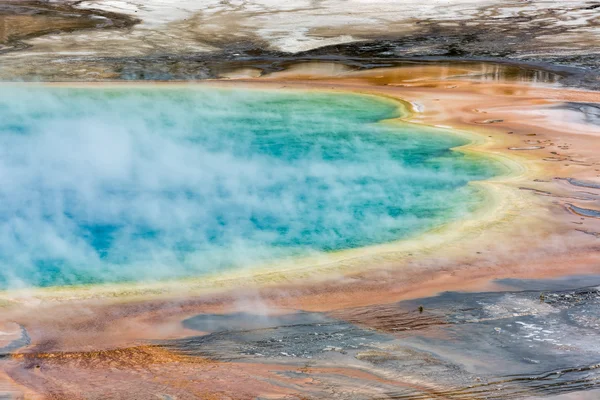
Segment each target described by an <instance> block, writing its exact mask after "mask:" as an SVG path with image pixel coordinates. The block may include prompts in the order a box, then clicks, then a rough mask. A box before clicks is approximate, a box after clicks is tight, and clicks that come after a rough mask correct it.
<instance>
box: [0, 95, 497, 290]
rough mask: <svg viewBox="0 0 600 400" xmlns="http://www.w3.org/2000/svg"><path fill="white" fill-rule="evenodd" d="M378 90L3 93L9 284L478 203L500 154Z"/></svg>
mask: <svg viewBox="0 0 600 400" xmlns="http://www.w3.org/2000/svg"><path fill="white" fill-rule="evenodd" d="M400 112H401V111H399V108H398V105H397V104H395V103H393V102H391V101H388V100H385V99H380V98H376V97H371V96H366V95H356V94H326V93H319V92H306V91H258V90H225V89H207V88H193V87H190V88H175V87H170V88H160V87H134V88H132V87H129V88H109V89H99V88H81V89H75V88H58V87H34V88H31V87H27V88H25V87H7V88H4V89H3V90H2V92H1V94H0V140H1V145H0V286H1V287H2V288H17V287H27V286H56V285H72V284H91V283H104V282H123V281H146V280H158V279H174V278H183V277H192V276H202V275H203V274H207V273H214V272H219V271H225V270H231V269H237V268H253V267H256V266H259V265H261V264H265V263H275V264H276V263H277V261H278V260H284V259H289V258H292V257H302V256H306V255H313V254H318V253H323V252H332V251H337V250H343V249H349V248H357V247H362V246H369V245H373V244H379V243H385V242H390V241H394V240H398V239H402V238H406V237H408V236H411V235H416V234H418V233H420V232H424V231H426V230H428V229H431V228H433V227H436V226H438V225H441V224H444V223H446V222H449V221H451V220H456V219H458V218H465V217H466V216H468V213H469V212H471V211H473V210H474V209H475V208H476V207H477V206H478V205H480V203H481V196H480V194H479V193H478V192H477V190H476V189H475V188H474V187H472V186H471V185H468V182H470V181H473V180H480V179H485V178H488V177H490V176H492V175H494V174H495V171H496V168H497V166H495V165H494V164H493V163H492V162H491V161H490V160H486V159H483V158H477V157H474V156H468V155H465V154H463V153H461V152H459V151H454V150H451V148H453V147H456V146H460V145H463V144H465V143H466V142H465V139H463V138H461V137H459V136H456V135H452V134H448V133H447V132H442V131H440V130H435V129H432V128H426V127H421V126H416V125H410V124H404V123H399V122H392V121H385V120H386V119H390V118H394V117H397V116H399V113H400Z"/></svg>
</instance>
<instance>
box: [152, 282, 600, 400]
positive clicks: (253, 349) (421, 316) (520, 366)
mask: <svg viewBox="0 0 600 400" xmlns="http://www.w3.org/2000/svg"><path fill="white" fill-rule="evenodd" d="M498 283H500V284H502V285H505V286H507V288H508V287H510V288H512V289H510V290H509V291H506V292H492V293H455V292H448V293H444V294H441V295H439V296H436V297H431V298H425V299H419V300H414V301H405V302H400V303H396V304H390V305H383V306H373V307H364V308H358V309H347V310H341V311H338V312H335V313H332V314H328V315H325V314H318V313H291V314H290V313H287V314H280V315H274V316H267V315H252V314H247V313H234V314H228V315H198V316H196V317H193V318H190V319H188V320H186V321H184V325H185V326H186V327H187V328H190V329H196V330H198V331H202V332H204V333H206V334H204V335H201V336H196V337H190V338H186V339H182V340H175V341H169V342H167V343H163V344H161V346H164V347H165V348H166V349H168V350H169V351H173V352H175V353H176V354H178V353H179V354H185V355H186V356H192V357H202V358H208V359H212V360H217V361H221V362H243V363H262V364H266V365H269V364H272V365H286V366H296V367H298V368H302V367H306V368H309V367H310V368H325V367H332V366H339V367H342V366H343V367H344V368H350V369H355V370H357V371H368V372H369V373H371V374H374V375H376V376H379V377H382V378H385V379H388V380H391V381H394V380H397V381H398V382H404V383H406V382H414V383H415V384H416V386H417V387H406V385H400V388H399V387H394V385H390V384H386V383H379V384H376V383H375V382H373V381H372V380H368V381H364V382H362V383H363V385H366V386H368V387H370V389H369V391H370V392H371V393H377V396H376V397H375V398H381V399H430V398H444V399H467V398H468V399H472V398H485V399H507V398H523V397H527V396H533V397H538V396H543V397H545V396H550V395H558V394H562V393H571V392H579V391H587V390H591V389H600V386H599V385H600V369H599V367H600V347H599V346H598V345H597V338H598V335H599V334H600V291H599V289H598V287H596V286H593V285H600V277H591V278H590V277H572V278H569V279H562V280H554V281H553V280H549V281H523V280H503V281H501V282H498ZM591 284H593V285H592V286H590V285H591ZM515 289H516V290H515ZM310 368H309V369H310ZM304 375H305V376H306V377H310V376H311V374H310V371H306V372H304ZM320 379H323V377H320ZM417 383H418V385H417ZM363 389H364V387H363ZM352 396H353V394H352V393H350V392H348V393H346V394H344V393H343V392H342V393H340V396H339V397H340V398H355V397H352ZM432 396H433V397H432Z"/></svg>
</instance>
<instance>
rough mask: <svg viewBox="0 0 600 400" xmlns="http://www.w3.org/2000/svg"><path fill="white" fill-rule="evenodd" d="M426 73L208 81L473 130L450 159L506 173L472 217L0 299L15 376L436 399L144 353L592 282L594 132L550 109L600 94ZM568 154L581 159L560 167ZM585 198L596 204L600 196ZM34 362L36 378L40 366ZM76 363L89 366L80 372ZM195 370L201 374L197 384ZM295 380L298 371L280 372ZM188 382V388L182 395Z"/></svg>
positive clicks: (343, 373) (376, 325) (57, 387)
mask: <svg viewBox="0 0 600 400" xmlns="http://www.w3.org/2000/svg"><path fill="white" fill-rule="evenodd" d="M433 69H434V67H431V66H430V67H428V68H427V70H426V71H425V73H424V74H423V76H421V75H419V71H420V70H419V68H416V67H415V68H412V69H409V70H408V71H407V70H395V69H380V70H371V71H343V70H342V71H339V70H335V76H328V75H327V74H326V73H325V74H317V75H313V76H310V79H307V75H306V73H305V71H302V70H301V69H296V73H298V71H302V73H301V74H300V73H299V75H293V74H292V75H290V74H289V73H288V74H273V75H272V76H269V75H267V76H265V77H263V78H257V79H243V80H228V81H212V82H207V83H203V84H207V85H216V86H219V87H241V86H246V87H249V88H258V89H269V90H318V91H334V92H338V91H339V92H357V93H364V94H369V95H377V96H383V97H386V98H390V99H398V100H401V101H403V102H404V103H403V104H405V106H406V107H410V108H412V110H411V112H410V115H407V116H404V117H403V118H402V120H401V121H398V122H397V123H415V124H427V125H431V126H447V127H452V129H453V130H454V131H455V132H458V134H460V132H467V133H466V134H467V135H469V137H471V138H472V139H473V143H471V144H470V145H468V146H465V147H464V148H461V149H458V151H462V152H464V153H465V154H467V155H470V156H480V155H483V156H487V157H492V158H494V159H496V160H499V161H501V162H503V163H504V165H506V166H507V168H506V174H504V175H502V176H499V177H496V178H493V179H491V180H489V181H485V182H479V183H474V184H475V185H477V186H478V187H480V189H481V192H482V193H484V194H485V196H487V197H486V198H487V200H488V203H487V204H486V205H485V206H484V207H482V209H481V210H479V211H478V212H476V213H475V214H474V215H473V216H471V217H469V218H466V219H465V220H463V221H459V222H457V223H453V224H450V225H448V226H445V227H442V228H439V229H437V230H434V231H432V232H428V233H427V234H425V235H423V236H420V237H418V238H415V239H411V240H406V241H402V242H398V243H392V244H387V245H382V246H374V247H372V248H368V249H358V250H355V251H350V252H340V253H336V254H332V255H331V256H329V257H325V258H321V259H314V260H303V261H302V263H298V264H290V265H279V266H276V268H269V269H262V270H256V271H250V272H248V271H246V272H243V273H237V274H230V275H221V276H213V277H208V278H207V279H203V280H188V281H182V282H173V283H163V284H156V285H147V286H143V285H141V286H135V285H132V286H118V285H112V286H98V287H88V288H58V289H52V290H33V291H29V292H25V291H20V292H19V291H14V292H7V293H3V294H2V297H3V298H4V299H6V300H9V301H11V302H14V304H17V305H18V307H14V306H8V307H5V309H4V311H3V315H2V319H3V320H6V321H17V322H18V323H20V324H22V325H23V326H25V327H26V329H27V331H28V333H29V335H30V337H31V342H32V344H31V346H29V347H27V348H25V349H22V350H21V352H20V353H19V354H18V355H14V356H13V359H12V360H11V361H10V362H9V363H8V367H6V370H7V371H9V375H10V376H11V378H12V379H13V380H15V381H16V382H18V383H19V384H20V385H24V386H27V387H29V388H30V389H32V390H34V391H37V392H39V393H48V391H52V390H54V391H55V393H58V394H57V396H58V397H56V396H55V397H54V398H60V395H61V394H64V396H65V398H78V397H77V396H76V395H75V394H76V393H79V392H78V391H79V390H81V389H82V388H83V387H84V386H83V385H84V384H83V383H82V382H79V381H78V380H82V381H83V380H86V379H89V380H91V381H94V382H97V384H98V387H102V386H104V387H106V386H111V385H113V384H115V382H118V385H117V386H118V389H115V390H116V392H115V396H114V397H115V398H119V395H120V394H122V393H124V392H126V390H128V389H131V388H135V387H137V386H139V385H142V383H143V382H144V383H145V382H148V381H152V380H153V379H155V380H156V382H159V383H157V386H152V391H153V393H160V389H159V387H163V388H169V390H168V391H169V393H173V390H174V389H173V388H177V390H179V392H177V393H178V396H179V397H178V398H194V396H201V395H206V398H210V397H208V396H217V397H218V396H221V397H223V398H224V397H225V396H229V397H232V398H251V397H252V396H254V397H256V396H257V395H269V396H272V397H277V396H280V398H282V397H283V396H285V395H290V394H295V395H298V396H300V395H306V396H307V398H310V397H311V396H313V397H322V396H324V395H326V394H328V395H331V392H327V391H326V390H325V389H324V388H325V387H327V385H334V386H335V385H353V383H352V382H351V381H352V379H355V380H356V383H357V384H359V383H360V382H369V385H371V384H374V382H377V384H378V385H379V384H381V385H388V386H394V385H397V386H402V387H416V386H418V387H419V388H420V389H419V390H422V391H425V392H427V390H429V389H426V388H425V387H424V386H423V385H416V384H415V383H414V382H405V381H403V380H402V379H399V378H397V377H396V378H393V379H392V378H389V379H388V378H386V379H383V378H381V376H380V375H378V374H379V372H377V371H375V370H373V371H366V370H364V368H365V367H364V366H363V365H360V366H359V365H357V366H348V367H347V368H337V369H336V368H333V367H329V368H325V367H324V366H323V365H318V366H314V365H307V366H305V365H303V366H299V365H298V364H294V365H293V367H291V366H290V365H288V364H286V363H285V362H281V363H275V364H260V363H258V364H253V363H238V362H216V361H214V360H209V361H206V360H204V361H206V364H202V367H198V368H199V369H197V370H196V371H195V372H194V368H196V367H191V365H192V363H191V362H190V361H189V359H188V358H185V357H183V356H181V355H179V354H177V353H175V352H172V351H169V350H168V349H164V348H158V347H153V346H143V345H142V343H144V342H146V341H148V340H162V339H172V338H182V337H187V336H193V335H199V334H200V333H198V332H193V331H191V330H189V329H186V328H184V327H183V326H182V324H181V321H182V320H183V319H185V318H187V317H190V316H193V315H195V314H198V313H210V312H212V313H224V312H228V311H231V310H239V309H249V310H251V309H252V308H253V306H254V305H255V304H256V303H257V302H259V303H260V304H261V305H264V306H265V307H266V308H268V309H272V310H286V309H287V310H289V309H293V310H304V311H316V312H327V313H329V315H331V316H334V317H336V318H338V319H341V320H345V321H349V322H352V323H355V324H357V325H359V326H366V327H369V328H372V329H375V330H377V331H382V332H391V333H396V332H398V330H399V329H400V330H401V331H404V330H413V329H415V330H418V329H420V328H430V327H435V326H439V325H443V324H444V320H443V319H441V318H439V317H437V316H435V315H431V314H429V313H428V312H427V310H425V312H424V313H422V314H421V313H419V312H418V311H415V310H404V311H398V310H397V309H396V308H395V307H393V306H390V304H391V303H394V302H397V301H400V300H405V299H412V298H419V297H425V296H430V295H433V294H436V293H439V292H442V291H447V290H465V291H482V290H494V289H497V288H498V286H497V285H495V284H494V282H493V281H494V280H496V279H501V278H509V277H519V278H551V277H560V276H565V275H574V274H592V273H596V274H597V273H599V272H600V251H599V250H600V244H599V242H598V239H597V234H596V232H600V221H598V219H596V218H585V220H583V221H582V220H581V216H580V215H577V214H573V213H572V212H570V211H569V210H568V208H569V207H568V205H567V204H565V203H563V202H564V200H561V199H567V198H568V199H581V193H580V190H581V186H577V185H576V184H572V183H570V182H586V183H587V184H586V185H585V188H586V192H587V194H588V195H590V196H598V195H600V188H598V187H596V186H595V185H596V182H600V180H599V179H598V178H599V174H600V172H599V171H597V170H596V169H595V168H594V167H590V165H598V163H600V152H599V151H598V138H599V136H600V127H598V126H593V125H590V124H587V123H585V122H583V121H582V120H580V119H578V118H577V113H576V112H575V111H569V112H568V113H567V114H561V115H560V117H557V116H556V115H555V114H554V113H553V112H550V111H549V110H550V109H551V107H554V106H556V105H557V104H560V103H562V102H566V101H569V102H572V101H576V102H577V101H579V102H598V103H600V94H599V93H596V92H589V91H580V90H570V89H564V88H557V87H551V86H540V85H532V84H527V83H514V82H492V83H489V82H482V81H476V80H472V79H464V78H460V77H455V76H451V77H450V78H448V74H447V73H445V74H443V75H444V77H442V76H441V74H438V75H436V74H434V73H433V72H434V71H433ZM438 72H439V71H438ZM450 75H452V74H450ZM232 76H235V74H234V75H232ZM156 84H157V83H154V85H156ZM163 84H164V85H169V84H168V83H163ZM85 85H87V84H85ZM105 85H106V84H101V86H99V87H102V86H105ZM115 85H133V84H132V83H115ZM450 88H452V89H450ZM410 104H412V106H410ZM481 113H486V114H487V115H486V116H487V117H489V118H488V121H500V120H501V121H502V123H499V122H498V123H485V124H482V123H481ZM567 117H568V118H567ZM386 123H395V122H394V121H387V122H386ZM469 132H470V133H469ZM507 132H513V133H512V134H511V135H507ZM534 132H535V136H536V137H537V138H539V140H540V141H542V142H543V143H544V146H527V147H528V148H532V147H535V150H536V151H511V150H510V149H511V148H513V149H522V148H524V146H523V140H524V138H526V137H529V136H530V135H532V134H533V133H534ZM566 144H568V146H566ZM557 149H560V158H561V159H562V158H563V157H565V160H564V161H565V162H564V163H563V162H548V160H554V159H555V158H559V157H556V156H555V155H554V154H555V153H556V150H557ZM570 157H573V158H576V159H577V160H581V161H582V162H584V163H585V164H583V165H582V164H577V163H573V162H571V161H568V160H567V158H570ZM557 161H558V160H557ZM555 177H561V178H565V179H566V178H569V179H576V181H573V180H571V181H567V180H565V179H554V178H555ZM585 200H586V201H588V202H592V203H593V202H596V201H597V200H596V197H591V198H586V199H585ZM586 204H587V203H586ZM590 208H594V207H590ZM596 208H597V207H596ZM575 223H576V224H577V225H576V224H575ZM311 262H312V263H311ZM90 347H93V349H92V350H90ZM361 357H362V358H363V359H364V360H386V359H387V358H388V357H392V358H393V357H394V356H389V355H387V353H385V352H373V351H372V352H365V353H364V354H363V355H362V356H361ZM92 360H95V361H92ZM119 360H121V361H119ZM200 360H202V359H200ZM204 361H202V362H204ZM359 361H361V360H360V358H359ZM331 362H334V361H331ZM128 363H130V364H128ZM38 364H39V365H40V368H39V370H40V371H39V374H38V372H36V368H35V365H38ZM80 364H81V365H84V366H85V367H86V368H85V370H83V369H81V370H79V369H77V366H78V365H80ZM309 364H310V362H309ZM32 365H33V367H32V368H29V367H31V366H32ZM107 365H112V366H114V368H115V369H116V372H115V371H112V370H111V371H110V372H107ZM140 366H144V367H145V368H148V369H147V370H145V371H144V372H143V373H141V372H139V371H138V370H137V368H138V367H140ZM150 366H151V367H150ZM44 371H46V372H44ZM199 371H200V372H201V373H202V374H205V375H204V376H203V377H201V376H200V375H198V374H199V373H200V372H199ZM290 371H295V373H297V375H294V377H290V376H288V375H285V373H288V372H290ZM307 371H308V372H307ZM36 374H38V375H40V376H41V377H43V378H39V379H38V375H36ZM44 374H48V375H44ZM175 376H177V377H178V378H175ZM182 377H185V378H182ZM219 377H220V378H219ZM223 377H224V378H223ZM185 379H187V380H188V381H189V382H190V383H189V384H187V385H185V386H184V387H182V386H181V382H182V380H185ZM211 379H212V380H214V381H211ZM225 380H226V381H227V382H225ZM209 381H210V382H209ZM39 382H42V383H39ZM153 384H154V383H153ZM161 385H162V386H161ZM352 387H354V386H352ZM369 387H370V389H371V390H374V389H373V386H369ZM386 387H387V386H386ZM49 388H50V389H49ZM140 390H141V389H140ZM148 390H150V389H148ZM356 390H357V393H360V390H359V389H356ZM140 393H141V392H140ZM144 393H148V392H144ZM429 393H435V391H430V392H429ZM438 393H444V392H443V391H439V392H438ZM235 394H238V396H237V397H236V396H235ZM431 396H433V394H431ZM50 398H52V397H50ZM121 398H124V397H122V396H121ZM199 398H202V397H199Z"/></svg>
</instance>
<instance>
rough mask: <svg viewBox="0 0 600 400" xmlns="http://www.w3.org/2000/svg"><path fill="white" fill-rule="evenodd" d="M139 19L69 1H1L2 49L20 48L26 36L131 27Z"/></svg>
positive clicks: (0, 28)
mask: <svg viewBox="0 0 600 400" xmlns="http://www.w3.org/2000/svg"><path fill="white" fill-rule="evenodd" d="M138 22H139V20H137V19H135V18H132V17H129V16H127V15H124V14H118V13H114V12H105V11H100V10H85V9H78V8H75V7H74V5H73V4H71V3H68V2H46V1H15V2H12V1H9V2H3V3H2V4H0V53H5V52H8V51H13V50H21V49H24V48H27V47H28V46H29V45H28V44H27V43H25V42H24V41H26V40H27V39H33V38H36V37H39V36H43V35H47V34H51V33H63V32H75V31H79V30H88V29H106V28H109V29H122V28H129V27H131V26H133V25H135V24H136V23H138Z"/></svg>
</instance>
